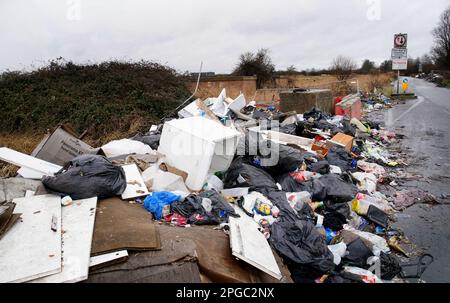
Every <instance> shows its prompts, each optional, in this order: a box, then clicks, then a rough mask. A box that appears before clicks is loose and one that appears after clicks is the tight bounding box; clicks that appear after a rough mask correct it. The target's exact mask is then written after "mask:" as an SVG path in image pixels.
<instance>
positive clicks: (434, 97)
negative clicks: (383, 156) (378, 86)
mask: <svg viewBox="0 0 450 303" xmlns="http://www.w3.org/2000/svg"><path fill="white" fill-rule="evenodd" d="M409 83H410V88H411V91H412V92H414V93H415V94H416V95H417V96H418V99H417V100H409V101H406V102H405V104H399V105H396V106H394V107H393V108H391V109H389V110H385V111H380V112H373V113H371V114H370V115H369V118H371V119H374V118H375V120H381V121H383V120H384V123H385V126H386V127H387V128H389V129H391V130H393V131H395V132H396V133H399V134H403V135H405V136H406V138H404V139H403V140H401V142H400V145H399V146H400V148H401V149H402V150H403V151H406V153H407V156H406V157H407V160H408V161H410V162H412V163H411V164H410V166H409V167H408V168H407V169H406V171H407V172H410V173H413V174H418V175H421V176H422V177H420V178H419V180H416V181H408V182H407V183H406V184H404V185H403V186H402V187H400V188H397V189H398V190H400V189H403V188H415V187H417V188H419V189H422V190H425V191H428V192H430V193H431V194H433V195H435V196H437V197H440V198H441V199H443V202H444V203H450V200H449V199H450V89H446V88H439V87H436V86H435V84H433V83H429V82H427V81H424V80H421V79H413V78H410V79H409ZM394 227H395V228H400V229H401V230H403V231H404V232H405V235H406V236H407V237H408V238H409V239H410V240H411V241H412V242H413V243H415V244H416V245H417V246H419V247H421V248H423V249H424V251H425V252H427V253H429V254H431V255H433V257H434V262H433V263H432V264H431V265H430V266H429V267H428V269H427V270H426V271H425V273H424V274H423V276H422V280H424V281H426V282H450V205H449V204H440V205H435V206H430V205H426V204H417V205H414V206H412V207H410V208H408V209H407V210H405V211H404V212H402V213H401V214H399V216H398V222H397V223H396V224H395V225H394Z"/></svg>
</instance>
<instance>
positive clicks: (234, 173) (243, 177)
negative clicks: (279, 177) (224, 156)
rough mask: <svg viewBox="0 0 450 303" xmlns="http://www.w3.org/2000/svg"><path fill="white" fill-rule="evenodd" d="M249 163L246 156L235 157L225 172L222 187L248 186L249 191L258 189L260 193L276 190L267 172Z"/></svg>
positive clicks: (275, 185)
mask: <svg viewBox="0 0 450 303" xmlns="http://www.w3.org/2000/svg"><path fill="white" fill-rule="evenodd" d="M250 163H251V162H250V160H249V159H248V158H246V157H237V158H235V159H234V160H233V162H231V165H230V167H229V168H228V170H227V171H226V172H225V176H224V179H223V183H224V187H225V188H235V187H249V188H250V189H249V190H250V191H259V192H261V193H262V194H266V193H267V192H270V191H273V190H278V187H277V184H276V182H275V180H274V179H273V178H272V176H271V175H270V174H269V173H268V172H266V171H265V170H264V169H262V168H258V167H255V166H253V165H252V164H250Z"/></svg>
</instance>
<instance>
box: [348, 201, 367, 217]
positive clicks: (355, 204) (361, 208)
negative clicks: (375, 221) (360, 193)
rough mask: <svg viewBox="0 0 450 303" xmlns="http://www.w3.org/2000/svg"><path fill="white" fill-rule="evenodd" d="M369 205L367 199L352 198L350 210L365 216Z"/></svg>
mask: <svg viewBox="0 0 450 303" xmlns="http://www.w3.org/2000/svg"><path fill="white" fill-rule="evenodd" d="M370 205H371V204H370V203H369V202H368V201H367V200H358V199H353V201H352V210H353V211H354V212H356V213H357V214H358V215H360V216H366V215H367V212H368V211H369V206H370Z"/></svg>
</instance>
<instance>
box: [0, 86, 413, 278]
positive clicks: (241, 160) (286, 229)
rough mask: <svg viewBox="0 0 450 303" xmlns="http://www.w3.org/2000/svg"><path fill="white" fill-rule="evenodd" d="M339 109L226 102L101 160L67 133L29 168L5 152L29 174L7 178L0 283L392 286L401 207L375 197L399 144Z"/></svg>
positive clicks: (349, 102) (104, 151)
mask: <svg viewBox="0 0 450 303" xmlns="http://www.w3.org/2000/svg"><path fill="white" fill-rule="evenodd" d="M336 108H340V110H341V111H342V116H330V115H329V114H327V113H324V112H322V111H321V110H318V109H316V108H313V109H311V110H310V111H308V112H304V113H301V114H297V113H296V112H291V113H281V112H279V111H277V110H276V109H275V108H265V109H257V108H256V106H255V105H254V102H247V101H246V100H245V98H244V96H243V95H240V96H239V97H237V98H236V99H234V100H233V99H230V98H227V97H226V91H225V89H224V90H223V91H222V93H221V94H220V95H219V96H218V97H217V98H208V99H206V100H203V101H202V100H200V99H198V100H195V101H194V102H192V103H191V104H189V105H187V106H186V107H185V108H183V109H181V110H180V111H179V112H178V116H179V119H172V120H166V121H165V123H164V124H161V125H155V126H152V128H151V129H150V131H149V132H148V133H145V134H141V133H139V134H137V135H136V136H134V137H132V138H129V139H126V138H125V139H121V140H115V141H111V142H109V143H107V144H105V145H103V146H101V147H100V148H92V147H91V146H89V145H87V144H85V143H84V142H82V141H81V138H80V137H79V136H77V134H75V133H73V132H69V131H68V130H67V129H65V128H64V127H59V128H57V129H56V130H55V131H54V132H53V133H51V134H49V135H48V136H47V137H46V138H45V139H44V140H43V141H42V142H41V143H40V144H39V145H38V146H37V148H36V150H35V151H34V152H33V153H32V155H25V154H22V153H19V152H17V151H14V150H11V149H8V148H6V147H2V148H0V160H2V161H6V162H8V163H11V164H14V165H17V166H20V167H21V168H20V170H19V171H18V174H19V175H20V176H19V177H17V178H10V179H2V182H3V184H2V187H3V192H4V193H5V194H4V197H3V198H2V197H1V196H0V200H4V201H5V203H3V204H2V205H1V206H0V211H1V213H0V216H1V217H0V218H1V221H0V228H1V229H0V235H1V236H2V238H1V240H0V256H1V258H0V271H1V272H2V273H4V274H2V277H1V281H2V282H25V281H31V282H78V281H83V280H86V282H156V281H158V282H200V281H203V282H206V281H213V282H250V281H259V282H278V281H281V282H290V281H295V282H319V283H322V282H324V283H335V282H361V283H378V282H382V281H383V280H392V279H393V278H395V277H396V276H398V275H399V274H400V269H401V267H400V263H399V260H398V259H397V258H396V257H395V254H394V253H393V252H391V249H390V246H391V247H394V248H395V249H397V250H398V241H394V240H395V239H394V240H393V238H392V237H391V236H392V231H391V229H390V219H391V218H392V216H393V215H394V214H395V212H396V209H398V205H394V204H393V203H392V200H391V201H389V197H387V196H385V195H384V194H383V193H381V192H380V191H379V184H380V183H382V182H384V178H385V177H386V176H387V170H388V169H393V168H392V167H395V166H398V165H399V163H398V162H396V160H397V159H395V158H394V157H393V156H392V155H390V154H389V153H388V152H387V151H386V149H385V145H386V144H389V143H390V142H392V141H394V140H396V139H395V137H396V136H395V134H393V133H389V132H387V131H385V130H383V129H382V128H380V127H379V126H378V125H374V124H373V123H371V122H370V121H361V101H360V99H359V97H357V96H348V97H346V98H344V99H343V100H342V101H341V102H340V103H338V105H337V107H336ZM36 180H38V181H36ZM27 182H28V183H27ZM30 182H31V184H30ZM18 184H19V185H18ZM20 184H22V185H20ZM27 190H28V191H27ZM25 191H26V194H25ZM0 193H1V191H0ZM24 195H25V196H24ZM397 200H398V199H397ZM403 204H405V203H403ZM19 217H20V220H18V218H19ZM396 239H397V238H396ZM42 243H46V244H45V245H42ZM24 254H26V255H24ZM236 258H237V259H236ZM377 266H378V267H377ZM374 268H381V275H380V276H377V275H375V274H374V273H372V270H373V269H374Z"/></svg>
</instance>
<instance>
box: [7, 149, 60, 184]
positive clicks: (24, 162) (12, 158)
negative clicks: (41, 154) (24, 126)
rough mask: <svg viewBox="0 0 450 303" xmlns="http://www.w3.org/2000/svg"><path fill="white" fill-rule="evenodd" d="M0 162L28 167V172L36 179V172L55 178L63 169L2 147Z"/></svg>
mask: <svg viewBox="0 0 450 303" xmlns="http://www.w3.org/2000/svg"><path fill="white" fill-rule="evenodd" d="M0 160H3V161H6V162H8V163H11V164H14V165H16V166H20V167H22V166H23V167H26V168H27V169H28V170H26V171H27V172H30V174H32V175H33V174H34V177H37V176H36V175H35V174H36V172H39V173H42V174H43V175H45V176H53V174H54V173H56V172H57V171H59V170H60V169H61V168H62V166H59V165H56V164H53V163H50V162H47V161H44V160H40V159H38V158H35V157H32V156H29V155H26V154H23V153H20V152H18V151H15V150H13V149H10V148H7V147H0ZM29 169H31V171H30V170H29ZM22 172H23V171H22Z"/></svg>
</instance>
